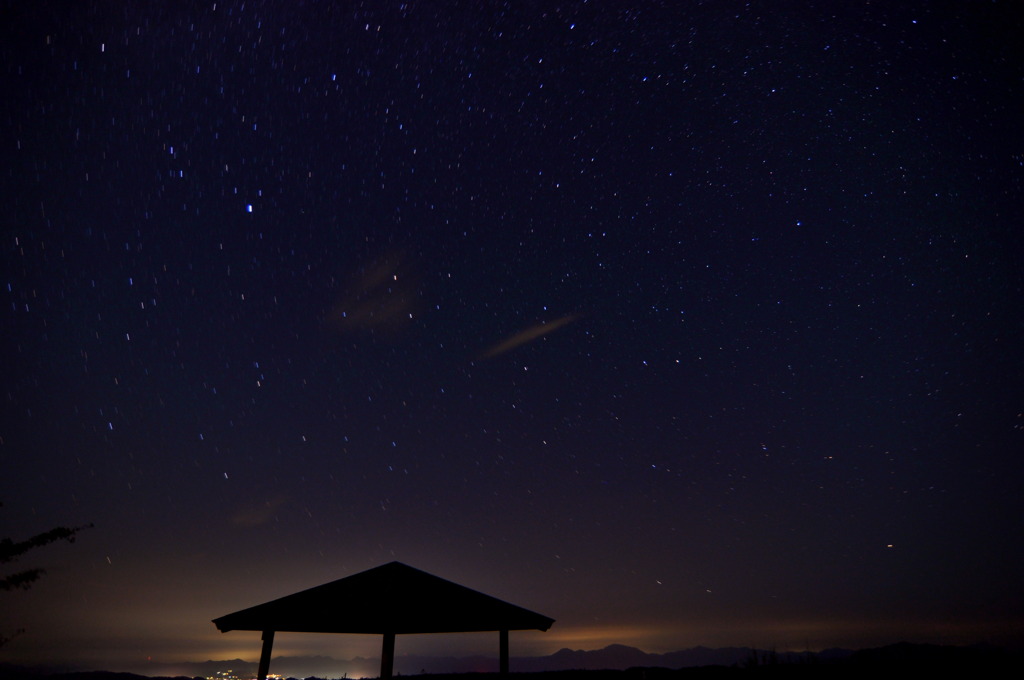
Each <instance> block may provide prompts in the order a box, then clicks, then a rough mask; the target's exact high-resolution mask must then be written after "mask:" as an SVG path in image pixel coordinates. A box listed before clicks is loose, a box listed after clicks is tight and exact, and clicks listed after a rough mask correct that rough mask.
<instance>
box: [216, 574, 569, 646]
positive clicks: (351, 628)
mask: <svg viewBox="0 0 1024 680" xmlns="http://www.w3.org/2000/svg"><path fill="white" fill-rule="evenodd" d="M554 622H555V621H554V619H551V618H548V617H547V616H543V615H541V614H537V613H534V612H531V611H529V610H528V609H523V608H522V607H517V606H516V605H514V604H509V603H508V602H503V601H502V600H499V599H497V598H494V597H491V596H490V595H484V594H483V593H480V592H477V591H475V590H471V589H469V588H466V587H465V586H460V585H458V584H456V583H452V582H451V581H446V580H444V579H443V578H439V577H437V576H433V575H432V574H428V573H426V572H424V571H420V570H419V569H413V568H412V567H410V566H407V565H405V564H402V563H400V562H391V563H389V564H384V565H382V566H379V567H376V568H374V569H369V570H367V571H363V572H360V573H358V574H355V575H353V576H349V577H347V578H343V579H339V580H337V581H332V582H330V583H325V584H324V585H322V586H317V587H316V588H310V589H309V590H303V591H301V592H298V593H295V594H294V595H288V596H286V597H282V598H280V599H277V600H271V601H270V602H266V603H264V604H260V605H256V606H255V607H249V608H248V609H243V610H241V611H237V612H235V613H233V614H228V615H226V616H222V617H220V618H217V619H214V620H213V623H214V624H215V625H216V626H217V628H218V629H219V630H220V631H221V632H222V633H227V632H228V631H231V630H258V631H267V630H274V631H287V632H294V633H375V634H383V633H395V634H407V633H459V632H472V631H493V630H534V629H536V630H547V629H548V628H550V627H551V624H552V623H554Z"/></svg>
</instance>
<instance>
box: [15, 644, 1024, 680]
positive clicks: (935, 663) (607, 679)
mask: <svg viewBox="0 0 1024 680" xmlns="http://www.w3.org/2000/svg"><path fill="white" fill-rule="evenodd" d="M1022 667H1024V652H1021V651H1007V650H1004V649H1000V648H994V647H985V646H979V647H940V646H932V645H907V644H899V645H891V646H888V647H881V648H878V649H870V650H862V651H859V652H854V653H853V654H851V655H850V656H848V657H846V658H844V659H839V660H819V659H816V658H807V659H804V660H801V661H797V662H793V661H783V660H780V658H779V657H776V656H775V655H774V654H772V653H761V654H753V655H752V656H751V658H749V659H748V660H747V661H746V662H745V663H742V664H735V665H732V666H700V667H692V668H680V669H670V668H654V667H650V668H641V667H637V668H629V669H626V670H564V671H548V672H542V673H512V674H510V676H509V680H701V679H703V678H737V679H743V678H839V679H845V678H851V679H852V678H858V680H862V679H863V678H865V676H866V675H868V676H869V677H870V674H873V673H880V674H885V675H886V677H889V676H891V675H892V674H893V673H907V674H911V673H912V674H913V677H922V676H923V677H926V678H927V677H928V675H931V674H934V675H935V676H937V677H956V676H958V675H959V676H961V677H983V678H984V677H997V675H996V674H998V675H1008V674H1010V673H1013V674H1014V675H1016V674H1017V673H1019V671H1020V669H1021V668H1022ZM395 677H396V679H398V678H415V679H416V680H498V678H499V677H500V676H499V675H498V674H496V673H453V674H418V675H406V676H402V675H397V676H395ZM0 680H205V679H204V678H186V677H178V678H167V679H153V678H149V677H148V676H142V675H134V674H132V673H113V672H107V671H91V672H82V673H50V674H48V673H40V672H37V671H32V670H30V669H24V668H19V667H16V666H10V665H4V664H0ZM289 680H298V679H289ZM305 680H323V679H318V678H307V679H305Z"/></svg>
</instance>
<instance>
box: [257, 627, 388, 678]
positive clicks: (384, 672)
mask: <svg viewBox="0 0 1024 680" xmlns="http://www.w3.org/2000/svg"><path fill="white" fill-rule="evenodd" d="M394 669H395V634H394V633H384V644H383V646H382V647H381V650H380V680H391V673H392V671H394ZM261 680H263V679H261Z"/></svg>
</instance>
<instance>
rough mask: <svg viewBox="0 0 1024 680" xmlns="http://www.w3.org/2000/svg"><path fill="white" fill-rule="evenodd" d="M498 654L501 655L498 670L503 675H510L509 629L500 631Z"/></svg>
mask: <svg viewBox="0 0 1024 680" xmlns="http://www.w3.org/2000/svg"><path fill="white" fill-rule="evenodd" d="M498 650H499V651H498V654H499V657H500V659H501V660H500V661H499V664H500V665H499V666H498V672H499V673H500V674H501V675H502V676H507V675H508V631H507V630H503V631H500V632H499V633H498Z"/></svg>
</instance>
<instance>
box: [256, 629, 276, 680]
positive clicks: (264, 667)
mask: <svg viewBox="0 0 1024 680" xmlns="http://www.w3.org/2000/svg"><path fill="white" fill-rule="evenodd" d="M273 647H274V631H272V630H265V631H263V652H262V653H261V654H260V670H259V675H258V676H257V677H259V680H267V673H269V672H270V650H271V649H273Z"/></svg>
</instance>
